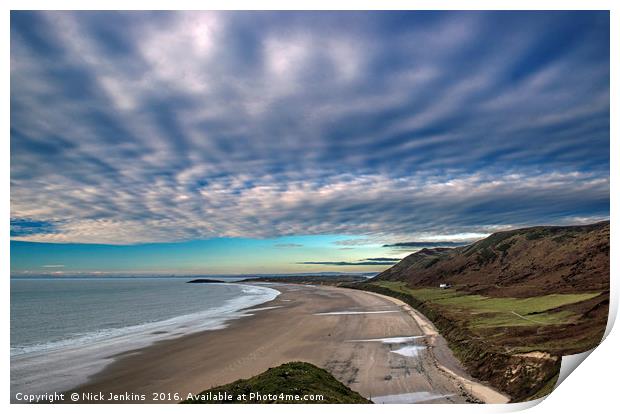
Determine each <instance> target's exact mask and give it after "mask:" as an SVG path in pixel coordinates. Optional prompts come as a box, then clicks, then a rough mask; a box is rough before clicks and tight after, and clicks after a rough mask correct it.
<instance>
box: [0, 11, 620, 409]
mask: <svg viewBox="0 0 620 414" xmlns="http://www.w3.org/2000/svg"><path fill="white" fill-rule="evenodd" d="M618 4H620V2H617V1H615V2H614V1H611V0H591V1H577V0H564V1H560V0H537V1H533V0H521V1H514V0H501V1H500V0H497V1H488V0H470V1H456V0H444V1H441V2H439V1H437V0H435V1H429V0H420V1H405V0H383V1H381V2H376V1H375V2H373V1H370V0H358V1H339V0H329V1H326V0H315V1H297V2H295V3H294V4H293V3H292V2H290V1H282V0H263V1H260V2H257V1H249V0H230V1H194V0H175V1H174V2H170V1H169V2H164V1H157V0H154V1H144V0H135V1H127V0H123V1H119V0H108V1H102V0H90V1H88V2H84V1H77V0H54V1H42V0H23V1H13V0H8V1H5V2H3V5H4V8H5V11H4V14H3V16H2V22H3V23H4V24H3V25H2V27H3V28H4V36H3V37H2V39H1V40H0V44H1V48H2V57H3V60H4V65H3V71H4V86H5V87H4V89H3V90H4V91H6V92H5V93H6V94H5V95H4V99H3V100H2V119H3V123H2V125H3V129H4V131H5V134H6V135H4V136H5V139H4V142H3V148H2V150H0V166H1V168H2V170H3V171H4V180H3V181H2V184H0V185H1V187H2V197H3V203H2V204H1V207H0V208H1V209H2V212H3V217H4V221H3V223H2V227H1V228H3V229H4V230H3V233H2V234H4V235H5V236H4V237H2V238H1V241H0V243H1V244H0V265H1V266H2V267H3V270H4V272H3V277H4V281H3V287H4V289H3V290H2V293H3V299H4V301H3V303H4V307H3V308H4V312H3V314H2V316H1V318H2V327H1V328H0V329H1V332H2V337H3V338H4V343H5V346H6V347H5V349H6V350H7V351H8V348H9V342H10V339H9V325H10V322H9V315H10V307H9V299H10V295H9V292H10V285H9V274H10V255H9V248H10V244H9V237H8V235H9V232H10V230H9V227H10V226H9V220H8V218H9V217H10V184H9V182H10V181H9V177H10V160H9V154H10V148H9V147H10V140H9V134H8V129H9V122H10V109H9V104H10V93H9V90H10V77H9V74H10V54H9V46H10V10H11V9H15V10H25V9H55V10H73V9H77V10H82V9H96V10H107V9H136V10H139V9H149V10H167V9H179V10H181V9H184V10H204V9H212V10H234V9H241V10H243V9H248V10H252V9H258V10H280V9H283V10H310V9H319V10H372V9H376V8H381V9H385V10H404V9H417V10H611V114H614V113H615V114H617V113H618V107H619V106H618V96H619V94H618V92H619V91H618V85H619V83H618V82H617V79H616V78H615V76H617V75H618V74H619V73H620V71H619V70H620V65H619V54H618V51H619V45H618V39H619V36H620V33H619V30H618V26H619V23H620V11H619V9H620V7H619V6H618ZM610 141H611V143H610V145H611V153H610V154H611V191H610V196H611V208H610V213H611V215H613V216H614V217H615V215H616V212H617V209H618V205H619V204H618V197H619V195H618V194H620V189H619V188H618V185H617V180H616V179H617V178H618V177H620V174H619V173H620V171H619V167H618V155H619V154H620V146H619V144H618V122H617V121H616V120H615V119H614V117H613V116H612V117H611V135H610ZM612 212H613V213H612ZM617 227H618V226H617V225H616V224H615V222H614V221H613V220H612V223H611V229H612V247H611V279H612V280H611V288H612V305H611V307H610V315H614V316H615V314H616V313H617V307H618V306H617V305H618V303H617V299H618V289H617V286H616V285H617V281H618V277H617V273H618V272H617V269H618V257H619V256H620V252H619V249H618V245H617V243H616V244H615V243H614V240H615V235H616V234H617ZM616 331H617V329H616ZM618 349H620V338H619V337H618V333H617V332H612V333H611V334H610V335H609V336H608V337H607V339H606V340H605V341H604V342H603V343H602V344H601V345H600V346H599V347H598V348H597V349H596V350H595V351H594V352H593V353H592V355H591V356H590V357H588V362H587V363H585V364H582V366H580V367H579V368H577V370H576V372H575V373H573V374H571V375H570V376H569V378H567V379H566V381H565V382H564V383H562V385H561V386H560V387H559V388H558V389H557V390H555V391H554V392H553V393H552V394H551V395H550V396H549V397H548V398H547V399H546V400H545V401H544V403H542V404H539V405H537V406H536V407H534V408H531V409H530V411H529V412H531V413H547V412H549V413H551V412H554V413H570V412H585V411H589V412H599V411H600V412H606V411H609V409H610V408H611V407H613V406H615V405H616V404H617V400H616V398H615V397H616V394H617V392H618V391H617V384H618V382H617V380H616V379H615V377H616V374H617V372H618V370H619V368H620V367H619V364H618V359H619V358H618V356H617V350H618ZM1 369H2V372H3V373H4V377H3V386H4V387H3V388H4V390H5V392H4V395H3V397H4V401H5V404H6V405H9V355H8V352H7V354H6V355H5V357H4V358H3V360H2V367H1ZM527 406H529V405H528V404H525V405H519V406H515V405H508V406H477V405H476V406H473V405H456V406H451V405H423V406H421V405H416V406H415V407H412V406H411V405H398V406H396V405H390V406H389V407H385V406H356V407H355V408H351V409H355V410H356V411H357V412H360V413H367V412H378V411H379V410H381V411H384V409H385V408H387V409H389V411H390V413H391V414H396V413H407V414H411V412H412V410H415V411H416V412H420V411H422V412H425V413H426V412H431V413H446V412H450V413H456V412H458V413H469V412H509V411H514V410H515V409H525V408H527ZM179 407H181V406H177V407H176V408H175V406H170V405H165V406H161V405H158V406H154V405H148V406H146V405H143V406H136V405H131V406H129V405H127V406H122V407H121V406H117V407H115V408H114V410H123V411H124V410H131V411H132V412H147V411H148V412H149V413H150V414H156V413H163V412H166V413H169V412H170V411H171V410H172V411H175V410H181V411H184V412H185V411H191V410H195V411H194V412H198V411H200V412H204V411H205V410H210V411H215V412H222V411H224V412H241V411H243V412H245V411H248V410H251V411H252V412H253V413H254V412H256V413H267V412H282V413H284V412H287V413H288V412H290V411H291V407H290V406H284V405H282V406H271V405H269V406H266V405H252V406H246V407H242V406H226V407H223V406H209V407H208V408H207V407H205V406H183V408H179ZM192 407H193V408H192ZM381 407H383V408H381ZM9 409H10V410H11V411H13V412H16V413H22V412H30V411H41V412H50V411H53V410H59V409H61V410H62V411H63V412H68V413H78V412H82V411H83V409H84V408H83V407H80V406H76V405H68V406H62V407H59V406H49V405H40V406H32V405H11V406H10V407H9ZM109 409H110V407H108V406H104V405H96V406H89V407H88V411H89V412H94V413H104V412H107V411H108V410H109ZM294 409H295V411H296V412H300V413H307V412H314V411H315V410H316V409H320V410H321V411H326V412H336V411H340V412H342V410H348V409H349V408H348V407H342V406H336V405H331V406H327V405H323V406H311V405H304V406H295V408H294ZM593 410H594V411H593Z"/></svg>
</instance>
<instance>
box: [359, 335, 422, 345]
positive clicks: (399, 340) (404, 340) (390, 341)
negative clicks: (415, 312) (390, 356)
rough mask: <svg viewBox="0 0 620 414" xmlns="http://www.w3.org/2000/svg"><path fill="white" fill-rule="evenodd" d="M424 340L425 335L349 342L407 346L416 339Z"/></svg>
mask: <svg viewBox="0 0 620 414" xmlns="http://www.w3.org/2000/svg"><path fill="white" fill-rule="evenodd" d="M419 338H424V335H420V336H393V337H391V338H373V339H352V340H349V341H347V342H381V343H383V344H406V343H407V342H412V341H414V340H415V339H419Z"/></svg>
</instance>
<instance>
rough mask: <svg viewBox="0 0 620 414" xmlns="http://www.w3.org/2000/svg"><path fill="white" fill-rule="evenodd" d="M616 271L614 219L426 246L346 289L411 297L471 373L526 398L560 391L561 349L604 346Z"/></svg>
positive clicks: (566, 351) (575, 350)
mask: <svg viewBox="0 0 620 414" xmlns="http://www.w3.org/2000/svg"><path fill="white" fill-rule="evenodd" d="M609 271H610V269H609V222H608V221H607V222H602V223H596V224H592V225H587V226H572V227H532V228H526V229H519V230H512V231H507V232H500V233H495V234H493V235H491V236H489V237H487V238H486V239H484V240H480V241H478V242H476V243H473V244H471V245H469V246H464V247H459V248H455V249H423V250H420V251H419V252H416V253H413V254H411V255H409V256H407V257H406V258H404V259H403V260H401V261H400V262H399V263H398V264H396V265H395V266H393V267H391V268H390V269H388V270H386V271H384V272H383V273H381V274H379V275H378V276H376V277H375V278H373V279H371V280H368V281H366V282H362V283H352V284H349V285H347V287H351V288H355V289H363V290H370V291H374V292H377V293H382V294H385V295H389V296H394V297H396V298H399V299H401V300H403V301H404V302H406V303H409V304H410V305H411V306H413V307H414V308H416V309H418V310H419V311H421V312H422V313H424V314H425V315H426V316H427V317H428V318H429V319H430V320H431V321H432V322H433V323H434V324H435V326H436V327H437V328H438V329H439V332H440V333H441V335H442V336H443V337H444V338H446V340H447V341H448V344H449V345H450V347H451V348H452V350H453V351H454V353H455V355H456V356H457V357H458V358H459V359H460V360H461V362H462V363H463V364H464V366H465V367H466V368H467V369H468V371H469V373H470V374H472V375H473V376H474V377H476V378H478V379H480V380H483V381H486V382H489V383H490V384H491V385H493V386H495V387H496V388H498V389H500V390H502V391H504V392H506V393H508V394H510V395H511V396H512V397H513V401H522V400H527V399H532V398H539V397H541V396H543V395H545V394H546V393H548V392H550V391H551V390H552V389H553V386H554V385H555V381H556V380H557V374H558V372H559V369H560V361H561V356H562V355H571V354H577V353H581V352H584V351H586V350H589V349H592V348H593V347H595V346H596V345H598V343H599V342H600V340H601V339H602V336H603V333H604V331H605V326H606V323H607V316H608V311H609ZM440 283H450V284H451V285H452V286H453V287H452V288H450V289H440V288H439V284H440Z"/></svg>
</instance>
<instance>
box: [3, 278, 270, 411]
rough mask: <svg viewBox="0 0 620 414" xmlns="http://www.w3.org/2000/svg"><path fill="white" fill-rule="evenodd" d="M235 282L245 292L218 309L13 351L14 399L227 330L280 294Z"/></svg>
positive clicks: (62, 386) (59, 388)
mask: <svg viewBox="0 0 620 414" xmlns="http://www.w3.org/2000/svg"><path fill="white" fill-rule="evenodd" d="M234 286H235V287H236V288H238V289H239V296H238V297H236V298H233V299H231V300H229V301H227V302H224V303H222V304H221V305H219V306H217V307H214V308H208V309H203V310H200V311H198V312H194V313H190V314H186V315H178V316H172V317H170V318H167V319H164V320H161V321H155V322H145V323H142V324H138V325H132V326H126V327H120V328H115V329H113V330H110V333H109V334H108V335H101V334H99V333H98V332H89V333H85V334H82V335H80V336H78V337H76V338H75V339H73V340H71V341H69V340H63V341H57V342H50V343H48V344H44V345H42V346H40V348H41V349H35V350H33V351H30V352H25V353H18V354H15V355H11V357H10V364H11V370H10V371H11V372H10V388H11V401H13V402H15V395H16V394H17V393H20V392H21V393H28V394H43V393H47V392H65V391H66V390H67V389H71V388H74V387H79V386H80V385H81V384H84V383H86V382H88V380H89V378H91V377H92V376H94V375H96V374H97V373H99V372H101V371H103V370H105V369H106V367H107V366H108V365H110V364H111V363H114V361H115V360H116V359H118V358H119V357H122V356H123V355H125V354H130V353H132V352H139V351H140V350H142V349H147V348H148V347H150V346H152V345H155V344H157V343H158V342H161V341H165V340H172V339H178V338H182V337H185V336H187V335H192V334H195V333H200V332H208V331H217V330H221V329H226V328H227V327H228V326H229V325H230V324H231V323H233V322H234V321H235V320H238V319H243V318H246V317H249V316H251V313H250V312H249V310H252V309H254V308H256V307H262V306H265V304H267V303H270V302H271V301H273V299H275V298H277V296H278V295H279V294H280V291H278V290H277V289H273V288H270V287H268V286H261V285H256V284H254V285H251V284H245V283H243V284H241V283H239V284H234ZM246 288H250V289H252V290H257V288H258V289H260V290H261V291H262V292H258V293H257V292H252V293H251V294H246V293H245V292H242V291H243V290H244V289H246Z"/></svg>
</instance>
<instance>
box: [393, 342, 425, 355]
mask: <svg viewBox="0 0 620 414" xmlns="http://www.w3.org/2000/svg"><path fill="white" fill-rule="evenodd" d="M425 349H426V347H425V346H421V345H408V346H403V347H402V348H398V349H393V350H391V351H390V352H393V353H395V354H399V355H402V356H406V357H412V358H413V357H417V356H418V354H419V353H420V351H424V350H425Z"/></svg>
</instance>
